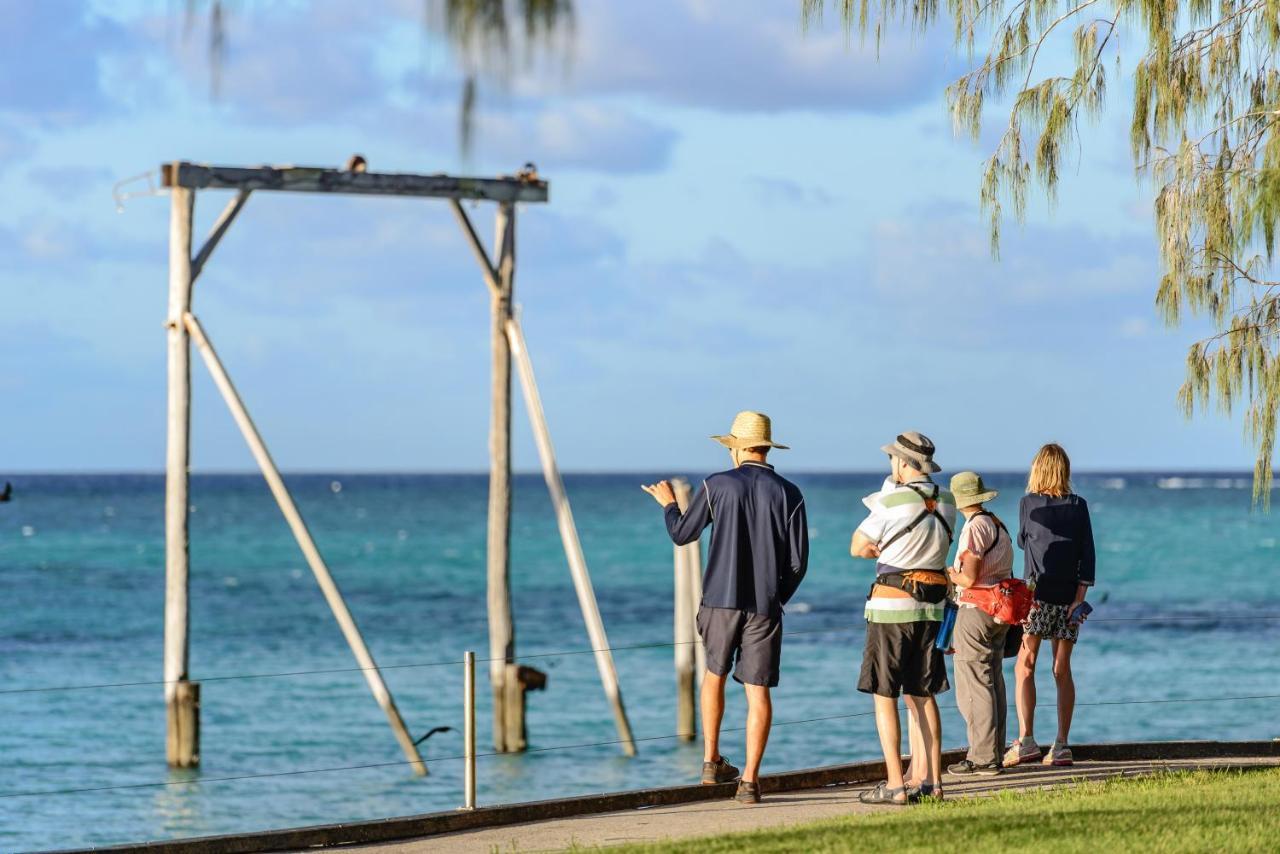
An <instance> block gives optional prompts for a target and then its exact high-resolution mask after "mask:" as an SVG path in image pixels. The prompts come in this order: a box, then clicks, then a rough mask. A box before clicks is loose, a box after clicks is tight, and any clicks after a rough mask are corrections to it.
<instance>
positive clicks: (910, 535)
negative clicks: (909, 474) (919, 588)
mask: <svg viewBox="0 0 1280 854" xmlns="http://www.w3.org/2000/svg"><path fill="white" fill-rule="evenodd" d="M912 486H914V487H915V489H912V488H911V487H912ZM917 489H918V490H920V492H917V491H916V490H917ZM920 493H923V495H921V494H920ZM925 496H934V498H933V501H934V507H935V509H936V510H937V511H938V514H939V515H941V516H942V518H943V519H945V520H946V523H947V524H946V526H944V525H943V524H942V520H940V519H938V517H937V516H934V515H932V514H930V515H928V516H926V517H925V518H923V519H921V520H920V521H919V522H918V523H917V524H916V526H915V527H914V528H912V529H911V530H910V531H908V532H907V533H905V534H903V535H902V536H900V537H898V538H897V539H896V540H894V542H893V543H891V544H890V545H889V547H888V548H886V549H884V550H883V551H881V552H880V557H879V558H878V561H877V562H878V563H879V564H882V565H886V566H891V567H894V568H895V569H933V570H941V569H943V568H944V567H945V566H946V565H947V552H948V551H950V550H951V536H950V535H949V534H948V532H947V528H948V527H949V528H950V529H951V530H952V531H954V530H955V524H956V500H955V498H954V497H952V495H951V493H950V492H949V491H947V490H945V489H943V488H942V487H940V486H938V485H937V484H935V483H934V482H933V481H931V480H929V479H928V478H923V479H921V480H917V481H912V483H911V485H910V486H908V485H906V484H899V483H894V482H893V479H892V478H886V479H885V482H884V485H883V486H882V487H881V488H880V491H879V492H873V493H871V494H870V495H868V496H867V497H866V498H864V499H862V503H863V504H864V505H866V507H867V509H868V510H870V511H871V513H870V515H869V516H867V518H866V519H864V520H863V521H862V524H861V525H859V526H858V531H859V532H861V533H862V534H863V535H864V536H866V537H867V538H868V539H870V540H872V541H873V542H875V543H877V544H880V543H887V542H888V541H889V540H890V539H891V538H892V537H893V536H894V534H896V533H897V532H898V531H900V530H902V529H904V528H906V527H907V526H908V525H910V524H911V523H912V522H913V521H914V520H915V519H916V518H917V517H919V516H920V514H921V513H922V512H924V511H925V509H926V506H927V505H926V503H925Z"/></svg>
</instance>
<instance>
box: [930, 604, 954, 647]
mask: <svg viewBox="0 0 1280 854" xmlns="http://www.w3.org/2000/svg"><path fill="white" fill-rule="evenodd" d="M959 611H960V608H959V606H957V605H956V603H955V602H952V601H951V600H950V599H948V600H947V603H946V605H944V606H943V608H942V622H941V623H940V624H939V625H938V639H937V640H936V641H935V642H934V646H936V647H937V648H938V649H940V650H942V651H943V652H946V651H947V650H949V649H951V636H952V635H953V634H955V630H956V614H957V613H959Z"/></svg>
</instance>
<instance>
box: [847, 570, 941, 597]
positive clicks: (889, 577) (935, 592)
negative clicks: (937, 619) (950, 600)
mask: <svg viewBox="0 0 1280 854" xmlns="http://www.w3.org/2000/svg"><path fill="white" fill-rule="evenodd" d="M877 584H879V585H882V586H884V587H892V588H894V589H895V590H901V591H902V592H904V593H908V594H910V596H911V598H912V599H915V600H916V601H917V602H928V603H929V604H932V605H936V604H938V603H939V602H941V601H942V600H943V599H946V598H947V576H946V575H944V574H942V573H941V572H938V571H935V570H931V569H908V570H902V571H899V572H885V573H882V574H880V575H877V576H876V580H875V581H873V582H872V583H871V590H872V591H874V590H875V589H876V585H877ZM867 598H868V599H870V598H871V593H868V594H867Z"/></svg>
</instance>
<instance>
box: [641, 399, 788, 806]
mask: <svg viewBox="0 0 1280 854" xmlns="http://www.w3.org/2000/svg"><path fill="white" fill-rule="evenodd" d="M711 438H712V439H715V440H716V441H717V442H719V443H720V444H721V445H724V446H725V447H726V448H728V449H729V458H730V459H731V460H732V461H733V468H731V469H729V470H728V471H723V472H720V473H718V474H713V475H711V476H710V477H708V478H707V479H706V480H705V481H703V483H702V488H701V489H699V490H698V492H697V494H696V495H695V496H694V497H693V498H692V499H691V500H690V502H689V507H688V509H687V510H686V511H685V512H684V513H683V514H682V513H681V512H680V508H679V507H678V506H677V505H676V497H675V494H674V493H673V492H672V490H671V484H670V483H668V482H667V481H665V480H664V481H661V482H660V483H656V484H653V485H651V486H644V487H642V488H643V489H644V491H645V492H647V493H649V494H650V495H652V496H653V497H654V498H655V499H656V500H657V502H658V503H659V504H661V505H662V507H663V511H664V513H665V514H666V522H667V532H668V533H669V534H670V535H671V539H672V540H673V541H674V542H675V544H676V545H680V546H682V545H685V544H687V543H692V542H693V541H694V540H696V539H698V537H699V535H701V533H702V530H703V529H704V528H706V527H707V525H710V526H711V548H710V550H709V553H708V556H707V569H706V572H705V574H704V575H703V580H702V603H701V605H700V606H699V608H698V634H699V635H701V637H702V641H703V643H704V644H705V646H706V650H707V672H706V674H705V675H704V676H703V678H702V732H703V739H704V752H703V757H702V758H703V763H702V782H703V783H705V784H708V785H711V784H715V783H726V782H729V781H730V780H733V779H734V778H735V777H737V776H738V769H737V768H735V767H733V766H732V765H730V764H729V762H728V761H727V760H726V759H725V758H724V757H723V756H721V755H720V719H721V718H722V717H723V716H724V686H725V680H726V678H727V677H728V675H729V671H730V669H731V668H732V670H733V678H734V679H736V680H737V681H738V682H741V683H742V684H743V686H744V687H745V689H746V694H747V764H746V766H745V768H744V769H743V771H742V778H741V781H740V782H739V783H738V791H737V795H736V798H737V800H738V801H739V802H741V803H746V804H754V803H759V802H760V787H759V771H760V759H761V757H763V756H764V748H765V743H766V742H768V740H769V726H770V724H771V723H772V721H773V705H772V703H771V701H770V698H769V689H770V688H772V687H774V686H776V685H777V684H778V668H779V664H780V661H781V657H782V606H783V605H785V604H786V603H787V600H789V599H790V598H791V595H792V594H793V593H795V591H796V588H797V587H798V586H799V585H800V581H801V579H803V578H804V573H805V569H806V568H807V566H808V560H809V527H808V521H807V520H806V518H805V509H804V496H802V495H801V494H800V490H799V489H797V488H796V486H795V484H793V483H791V482H790V481H788V480H786V479H785V478H783V477H782V476H781V475H779V474H778V473H777V472H775V471H774V470H773V466H771V465H769V463H768V462H767V461H766V458H767V457H768V455H769V451H770V450H771V449H773V448H779V449H785V448H786V447H787V446H786V445H779V444H778V443H777V442H775V441H773V431H772V426H771V423H770V421H769V417H768V416H767V415H763V414H761V413H759V412H739V413H738V415H737V417H736V418H734V419H733V426H732V427H731V428H730V430H729V434H728V435H727V436H712V437H711ZM735 660H736V666H735Z"/></svg>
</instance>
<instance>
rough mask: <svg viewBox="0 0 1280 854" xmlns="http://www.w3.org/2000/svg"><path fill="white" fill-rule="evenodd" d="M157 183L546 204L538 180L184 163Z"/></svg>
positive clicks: (164, 171)
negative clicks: (249, 167)
mask: <svg viewBox="0 0 1280 854" xmlns="http://www.w3.org/2000/svg"><path fill="white" fill-rule="evenodd" d="M160 183H161V184H162V185H163V186H165V187H188V188H191V189H195V190H275V191H280V192H294V193H355V194H358V195H372V196H419V197H428V198H438V199H474V200H478V201H490V202H545V201H546V200H547V182H546V181H543V180H540V179H538V178H463V177H458V176H455V175H412V174H400V173H390V172H347V171H345V170H342V169H324V168H318V167H309V166H259V167H257V168H251V169H246V168H243V167H239V166H202V165H198V164H195V163H186V162H180V163H166V164H164V165H162V166H161V167H160Z"/></svg>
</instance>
